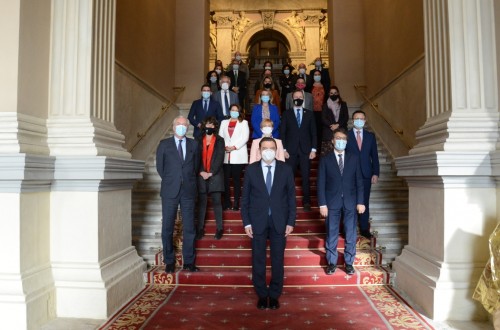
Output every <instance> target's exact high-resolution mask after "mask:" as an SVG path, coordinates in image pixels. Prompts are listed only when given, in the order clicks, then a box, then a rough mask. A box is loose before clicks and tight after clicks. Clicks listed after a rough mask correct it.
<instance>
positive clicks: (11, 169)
mask: <svg viewBox="0 0 500 330" xmlns="http://www.w3.org/2000/svg"><path fill="white" fill-rule="evenodd" d="M54 162H55V158H54V157H49V156H41V155H27V154H13V155H9V154H3V155H0V192H15V193H20V192H41V191H49V190H50V187H51V182H52V180H53V178H54Z"/></svg>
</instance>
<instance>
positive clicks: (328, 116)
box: [321, 102, 349, 141]
mask: <svg viewBox="0 0 500 330" xmlns="http://www.w3.org/2000/svg"><path fill="white" fill-rule="evenodd" d="M348 121H349V109H347V104H346V103H345V102H342V103H340V111H339V120H337V121H336V120H335V115H334V114H333V111H332V110H331V109H330V108H328V103H325V104H323V110H322V112H321V123H322V126H323V127H322V129H323V135H322V137H323V141H331V140H332V138H333V131H332V130H331V129H330V125H333V124H339V127H341V128H343V129H345V130H347V122H348Z"/></svg>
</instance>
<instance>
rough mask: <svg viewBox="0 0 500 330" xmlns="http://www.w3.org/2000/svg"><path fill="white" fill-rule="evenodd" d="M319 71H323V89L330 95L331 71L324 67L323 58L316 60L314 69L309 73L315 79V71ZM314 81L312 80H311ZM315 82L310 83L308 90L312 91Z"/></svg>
mask: <svg viewBox="0 0 500 330" xmlns="http://www.w3.org/2000/svg"><path fill="white" fill-rule="evenodd" d="M316 70H319V71H321V83H322V84H323V88H324V89H325V93H328V91H329V90H330V85H331V82H330V71H329V70H328V69H327V68H324V67H323V62H322V60H321V57H316V59H315V60H314V69H312V70H311V71H309V76H310V77H313V76H314V71H316ZM311 80H312V79H311ZM313 83H314V81H310V82H309V85H308V87H307V88H310V89H312V85H313Z"/></svg>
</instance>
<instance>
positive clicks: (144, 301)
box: [99, 284, 434, 330]
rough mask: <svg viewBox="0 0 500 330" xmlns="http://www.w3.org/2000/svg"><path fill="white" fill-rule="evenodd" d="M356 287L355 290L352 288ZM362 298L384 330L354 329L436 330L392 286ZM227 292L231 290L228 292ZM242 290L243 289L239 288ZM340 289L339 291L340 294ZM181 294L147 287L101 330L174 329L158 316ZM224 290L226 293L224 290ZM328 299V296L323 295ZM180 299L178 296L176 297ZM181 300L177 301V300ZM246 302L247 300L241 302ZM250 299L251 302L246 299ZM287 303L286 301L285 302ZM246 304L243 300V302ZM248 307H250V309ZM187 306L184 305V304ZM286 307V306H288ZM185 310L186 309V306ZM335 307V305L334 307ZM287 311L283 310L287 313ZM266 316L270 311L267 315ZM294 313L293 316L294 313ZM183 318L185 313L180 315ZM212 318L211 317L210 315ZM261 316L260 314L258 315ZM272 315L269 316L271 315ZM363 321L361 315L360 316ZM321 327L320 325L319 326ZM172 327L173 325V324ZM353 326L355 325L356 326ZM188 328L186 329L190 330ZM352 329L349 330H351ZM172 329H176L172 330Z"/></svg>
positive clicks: (370, 289)
mask: <svg viewBox="0 0 500 330" xmlns="http://www.w3.org/2000/svg"><path fill="white" fill-rule="evenodd" d="M354 287H356V286H353V288H354ZM206 288H207V287H200V289H206ZM356 288H357V289H358V290H359V291H360V293H361V294H362V296H364V297H365V299H366V301H367V303H368V305H369V306H371V308H367V311H368V312H370V311H375V313H376V314H377V315H378V317H379V318H380V320H382V321H383V324H385V328H384V327H381V326H380V324H379V325H378V326H374V327H371V326H370V327H368V326H366V324H364V325H363V326H361V324H357V325H356V327H353V329H359V330H364V329H370V330H381V329H394V330H403V329H413V330H432V329H434V328H433V327H432V326H431V325H430V324H429V323H428V322H427V321H426V320H425V319H424V318H423V317H422V316H421V315H420V314H419V313H418V312H416V311H415V310H414V309H413V308H411V307H410V306H409V305H408V304H407V303H406V302H405V301H404V299H403V298H401V297H400V296H399V295H398V294H397V293H396V292H395V291H394V290H393V289H392V288H391V287H390V286H383V285H376V286H361V287H356ZM226 289H228V288H226ZM240 289H242V288H240ZM339 289H340V288H338V289H337V290H339ZM178 290H186V289H181V287H178V286H173V285H158V284H156V285H148V286H146V287H145V288H144V289H143V290H142V291H141V292H140V293H139V294H138V295H137V296H136V297H134V298H133V299H132V300H131V301H130V302H129V303H128V304H127V305H125V306H124V307H123V308H121V309H120V310H119V311H118V312H117V313H116V314H115V315H114V316H113V317H111V318H110V319H109V320H108V321H107V322H106V323H105V324H103V325H102V326H101V327H100V328H99V330H124V329H127V330H136V329H145V328H154V329H170V328H172V327H170V326H167V325H165V324H171V323H168V322H167V321H166V320H165V322H166V323H164V324H157V323H156V322H158V320H162V319H163V317H162V316H159V315H161V314H159V315H156V314H157V313H159V312H160V311H161V310H162V309H163V310H164V308H168V307H166V304H169V301H170V300H171V299H174V298H173V297H174V294H175V293H176V291H178ZM222 290H224V289H222ZM245 290H247V292H246V294H247V295H250V301H251V303H250V304H251V306H249V307H248V308H249V312H250V314H253V313H263V312H262V311H258V310H257V309H256V308H255V307H254V306H253V300H255V299H254V293H253V289H251V288H247V289H245ZM182 294H183V293H181V291H179V294H178V295H182ZM286 294H287V292H286V290H285V292H284V296H283V297H286ZM324 294H325V295H326V293H324ZM178 295H175V297H177V296H178ZM176 299H178V297H177V298H176ZM242 299H244V298H242ZM246 299H248V298H246ZM284 300H285V301H286V298H284ZM242 301H243V300H242ZM248 304H249V303H247V305H248ZM175 305H179V303H176V302H175V300H172V308H173V309H175V308H178V307H175ZM183 305H184V304H183ZM285 305H286V303H285ZM184 306H185V305H184ZM332 306H333V305H332ZM285 308H286V307H284V308H283V309H285ZM182 310H184V311H185V312H186V316H187V317H189V311H188V309H182ZM297 311H298V312H300V310H296V311H294V312H297ZM266 312H267V311H266ZM269 312H270V313H274V312H273V311H269ZM294 312H292V313H294ZM167 314H176V315H179V311H178V310H177V311H176V312H175V310H174V313H166V314H165V315H167ZM181 314H182V313H181ZM207 314H209V313H207ZM256 315H261V314H256ZM268 315H269V314H268ZM359 317H361V315H359ZM317 325H318V324H317ZM331 325H332V326H331V327H330V328H329V329H332V330H333V329H337V330H340V329H347V328H346V326H348V325H347V324H343V325H342V324H337V323H336V322H334V323H332V324H331ZM172 326H173V324H172ZM353 326H354V324H353ZM174 328H176V329H180V328H179V325H176V326H175V327H174ZM181 328H182V329H184V327H181ZM187 328H188V327H186V329H187ZM217 328H218V327H217V326H216V324H211V325H209V326H207V324H205V327H201V328H200V329H217ZM240 328H241V329H248V328H245V327H239V329H240ZM257 328H258V329H264V328H266V329H270V327H257ZM350 328H351V327H349V329H350ZM172 329H173V328H172ZM286 329H303V326H300V327H296V325H295V324H294V323H291V326H286Z"/></svg>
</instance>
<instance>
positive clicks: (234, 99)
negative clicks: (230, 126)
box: [212, 90, 240, 123]
mask: <svg viewBox="0 0 500 330" xmlns="http://www.w3.org/2000/svg"><path fill="white" fill-rule="evenodd" d="M227 92H228V93H229V106H231V104H240V99H239V98H238V94H236V93H235V92H233V91H230V90H228V91H227ZM223 96H224V90H220V91H218V92H217V93H214V94H212V99H214V100H215V101H217V102H219V104H220V107H221V111H222V115H223V116H224V117H225V118H227V117H229V109H226V111H227V113H224V100H223ZM219 123H220V121H219Z"/></svg>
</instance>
